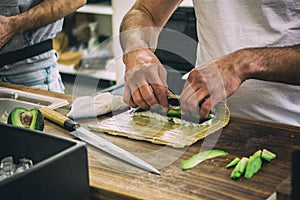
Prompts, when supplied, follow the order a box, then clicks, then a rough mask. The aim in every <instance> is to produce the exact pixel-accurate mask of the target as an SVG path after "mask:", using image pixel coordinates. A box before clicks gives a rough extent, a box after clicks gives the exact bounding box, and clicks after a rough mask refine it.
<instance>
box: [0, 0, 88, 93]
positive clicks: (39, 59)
mask: <svg viewBox="0 0 300 200" xmlns="http://www.w3.org/2000/svg"><path fill="white" fill-rule="evenodd" d="M85 3H86V0H60V1H54V0H26V1H19V0H2V1H0V81H3V82H9V83H14V84H20V85H25V86H31V87H36V88H40V89H44V90H49V91H53V92H60V93H63V92H64V86H63V84H62V81H61V77H60V74H59V72H58V70H57V69H56V66H57V53H56V52H55V51H54V50H53V48H52V39H53V38H54V37H55V36H56V34H57V33H59V32H60V31H61V30H62V25H63V18H64V17H65V16H66V15H68V14H70V13H72V12H74V11H75V10H77V9H78V8H80V7H81V6H83V5H84V4H85Z"/></svg>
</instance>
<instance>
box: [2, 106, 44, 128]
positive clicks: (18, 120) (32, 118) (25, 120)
mask: <svg viewBox="0 0 300 200" xmlns="http://www.w3.org/2000/svg"><path fill="white" fill-rule="evenodd" d="M7 123H8V124H12V125H14V126H19V127H23V128H29V129H34V130H40V131H42V130H43V129H44V118H43V115H42V113H41V111H40V110H39V109H38V108H33V109H31V110H27V109H26V108H21V107H17V108H14V109H13V110H12V111H11V113H10V114H9V116H8V120H7Z"/></svg>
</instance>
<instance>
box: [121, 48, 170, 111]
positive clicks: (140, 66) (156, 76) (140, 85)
mask: <svg viewBox="0 0 300 200" xmlns="http://www.w3.org/2000/svg"><path fill="white" fill-rule="evenodd" d="M123 62H124V64H125V65H126V73H125V90H124V101H125V102H126V103H127V104H128V105H129V106H131V107H134V108H136V107H140V108H142V109H145V110H147V109H150V108H151V107H152V106H154V105H157V104H159V105H161V106H162V107H163V108H164V109H165V110H166V111H167V109H168V101H167V96H166V93H167V90H168V87H167V71H166V69H165V68H164V67H163V65H162V64H161V63H160V61H159V60H158V58H157V57H156V56H155V55H154V53H153V52H152V51H151V50H149V49H145V48H144V49H136V50H133V51H130V52H127V53H125V54H124V55H123Z"/></svg>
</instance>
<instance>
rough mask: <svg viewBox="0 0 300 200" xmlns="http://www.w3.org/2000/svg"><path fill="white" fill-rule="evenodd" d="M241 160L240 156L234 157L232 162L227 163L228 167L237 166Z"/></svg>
mask: <svg viewBox="0 0 300 200" xmlns="http://www.w3.org/2000/svg"><path fill="white" fill-rule="evenodd" d="M240 160H241V159H240V158H238V157H236V158H235V159H233V160H232V161H231V162H230V163H228V164H227V165H226V168H230V167H233V166H236V165H237V164H238V163H239V162H240Z"/></svg>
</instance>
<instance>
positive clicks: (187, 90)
mask: <svg viewBox="0 0 300 200" xmlns="http://www.w3.org/2000/svg"><path fill="white" fill-rule="evenodd" d="M238 60H239V56H238V55H236V54H229V55H227V56H225V57H222V58H220V59H218V60H216V61H214V62H211V63H208V64H205V65H203V66H200V67H197V68H194V69H193V70H191V72H190V74H189V76H188V79H187V81H186V83H185V85H184V89H183V91H182V94H181V97H180V106H181V110H182V111H183V113H185V112H188V111H189V112H192V113H199V114H200V116H202V117H204V118H206V117H208V115H209V112H210V110H211V109H212V108H213V107H214V106H215V105H216V104H217V103H219V102H220V101H221V100H223V99H225V98H227V97H229V96H230V95H231V94H233V92H234V91H236V90H237V89H238V88H239V86H240V85H241V84H242V82H243V81H244V80H245V78H244V76H242V75H241V72H240V71H238V70H237V69H238V67H239V66H240V64H241V63H238Z"/></svg>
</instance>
